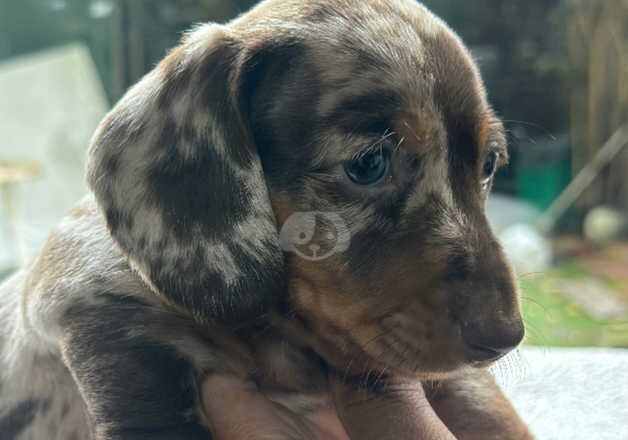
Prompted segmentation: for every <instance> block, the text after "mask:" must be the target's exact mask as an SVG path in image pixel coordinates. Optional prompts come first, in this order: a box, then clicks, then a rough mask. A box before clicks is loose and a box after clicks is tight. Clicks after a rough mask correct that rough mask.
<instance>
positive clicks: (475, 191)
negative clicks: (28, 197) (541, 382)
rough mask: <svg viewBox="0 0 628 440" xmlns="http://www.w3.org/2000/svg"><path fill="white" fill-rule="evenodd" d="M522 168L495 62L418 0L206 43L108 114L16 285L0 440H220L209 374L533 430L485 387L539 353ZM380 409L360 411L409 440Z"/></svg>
mask: <svg viewBox="0 0 628 440" xmlns="http://www.w3.org/2000/svg"><path fill="white" fill-rule="evenodd" d="M506 160H507V153H506V147H505V142H504V135H503V130H502V126H501V124H500V122H499V120H498V119H497V118H496V117H495V115H494V113H493V112H492V111H491V107H490V106H489V104H488V103H487V100H486V94H485V91H484V88H483V85H482V81H481V79H480V76H479V73H478V69H477V67H476V65H475V64H474V63H473V61H472V60H471V57H470V56H469V54H468V52H467V50H466V49H465V47H464V46H463V44H462V42H461V40H460V39H459V38H458V37H457V36H456V35H455V34H454V33H453V32H452V31H451V30H450V29H449V28H448V27H447V26H446V25H445V24H444V23H443V22H442V21H441V20H439V19H438V18H436V17H434V16H433V15H432V14H431V13H430V12H429V11H428V10H426V9H425V8H424V7H423V6H421V5H419V4H417V3H416V2H414V1H411V0H368V1H350V0H309V1H302V0H268V1H265V2H262V3H261V4H260V5H259V6H257V7H256V8H254V9H253V10H251V11H250V12H248V13H246V14H244V15H242V16H240V17H239V18H237V19H235V20H234V21H232V22H230V23H228V24H226V25H218V24H206V25H202V26H199V27H198V28H196V29H195V30H193V31H191V32H190V33H189V34H188V35H187V36H186V37H185V38H184V39H183V42H182V44H181V45H180V46H179V47H177V48H175V49H174V50H172V51H171V52H170V53H169V55H168V56H167V57H166V58H165V59H164V60H163V61H162V62H161V63H160V64H159V65H158V66H157V67H156V68H155V69H154V70H153V71H152V72H150V73H148V74H147V75H146V76H145V77H144V78H143V79H142V80H141V81H140V82H139V83H138V84H137V85H135V86H134V87H133V88H131V89H130V90H129V91H128V93H127V94H126V95H125V96H124V97H123V98H122V99H121V101H120V102H119V103H118V104H117V105H116V106H115V108H114V109H113V110H112V111H111V112H110V113H109V114H108V115H107V116H106V117H105V118H104V120H103V121H102V123H101V124H100V126H99V128H98V130H97V131H96V133H95V135H94V137H93V141H92V144H91V148H90V149H89V154H88V165H87V180H88V183H89V187H90V190H91V194H90V195H88V196H87V197H86V198H85V199H83V200H82V201H81V202H79V203H78V204H77V206H76V207H75V208H74V209H73V210H72V211H71V212H69V214H68V215H67V217H66V218H65V219H64V220H63V221H62V222H61V224H60V225H59V226H58V228H57V229H56V230H54V232H52V234H51V235H50V237H49V239H48V241H47V242H46V244H45V245H44V247H43V249H42V250H41V252H40V254H39V255H38V257H37V258H36V259H35V261H34V262H33V263H32V264H31V265H29V266H28V267H26V268H24V270H22V271H20V272H19V273H17V274H15V275H14V276H13V277H12V278H10V279H9V280H8V281H7V282H5V283H4V284H3V285H2V286H1V288H0V297H1V304H0V320H1V322H2V334H1V335H0V363H1V364H0V393H1V398H0V437H2V438H3V439H12V438H18V439H64V440H65V439H83V438H88V437H91V438H95V439H136V438H150V439H178V438H182V439H183V438H185V439H195V438H198V439H207V438H210V437H211V426H208V423H207V421H206V420H205V419H204V417H203V415H202V412H201V411H200V405H201V403H200V399H199V380H200V379H201V378H202V377H204V376H205V375H206V374H208V373H212V372H214V373H225V374H232V375H236V376H238V377H243V378H248V379H251V380H254V381H255V382H256V383H257V384H258V386H259V387H260V388H261V389H263V390H264V391H265V392H266V393H267V394H268V395H269V396H270V397H271V398H276V399H278V400H280V399H284V400H283V401H284V402H285V404H286V405H292V406H299V405H301V406H303V407H304V408H305V407H313V406H316V405H317V404H321V402H322V401H325V398H326V396H327V397H328V396H329V392H328V380H332V381H337V382H340V383H342V384H344V385H343V386H345V387H346V388H347V389H349V390H351V389H353V387H365V388H366V389H367V390H368V393H372V394H373V395H372V396H371V397H373V396H374V398H375V399H377V398H380V397H381V396H384V397H382V399H384V400H385V399H386V384H387V383H391V382H392V381H394V379H395V378H397V377H404V378H411V379H412V380H415V381H416V383H417V387H419V386H422V387H423V388H424V390H425V391H426V393H427V395H428V397H429V399H430V403H431V405H432V407H433V408H434V410H435V411H436V412H437V413H438V415H439V417H441V419H442V420H443V421H444V422H445V423H446V425H447V426H448V428H449V429H450V430H451V431H452V432H453V433H454V434H455V435H456V436H457V437H459V438H478V439H489V438H499V439H506V438H516V439H520V438H528V437H529V434H528V431H527V430H526V428H525V426H524V425H523V423H522V422H521V421H520V419H519V418H518V417H517V415H516V414H515V412H514V411H513V409H512V407H511V406H510V405H509V404H508V402H507V401H506V400H505V398H504V397H503V395H502V394H501V392H500V391H499V389H498V388H497V387H496V385H495V383H494V382H493V380H492V379H491V376H490V375H489V374H488V373H487V372H486V370H485V368H486V367H487V366H488V365H489V364H490V362H492V361H493V360H495V359H497V358H498V357H500V356H502V355H503V354H505V353H506V352H508V351H509V350H511V349H512V348H514V347H516V346H517V345H518V344H519V342H520V341H521V339H522V337H523V325H522V321H521V317H520V312H519V301H518V294H517V287H516V285H515V282H514V280H513V275H512V273H511V270H510V268H509V266H508V264H507V262H506V261H505V259H504V255H503V253H502V250H501V249H500V247H499V245H498V243H497V241H496V240H495V237H494V236H493V233H492V232H491V229H490V227H489V225H488V223H487V220H486V218H485V214H484V202H485V200H486V197H487V195H488V192H489V190H490V188H491V182H492V179H493V175H494V173H495V171H496V169H497V168H498V167H499V166H501V165H502V164H504V163H505V162H506ZM285 225H287V226H286V227H285V228H284V226H285ZM280 231H281V234H280ZM419 384H422V385H419ZM342 395H343V393H339V395H337V396H336V397H335V398H338V399H342ZM273 396H274V397H273ZM389 397H390V396H389ZM216 398H217V399H220V398H221V396H216ZM369 398H370V397H369ZM389 401H394V396H393V397H392V398H391V399H389ZM397 403H398V401H397ZM384 406H385V405H382V406H381V408H382V411H381V413H375V414H374V417H372V418H369V420H362V421H359V422H358V423H353V422H351V420H352V417H351V414H350V413H344V412H343V413H342V414H340V416H341V418H342V419H343V420H345V421H348V422H347V430H348V431H349V434H350V435H351V436H352V437H353V438H359V439H367V438H378V439H380V438H391V439H399V438H415V437H414V434H412V433H413V432H417V431H413V429H414V430H416V428H417V427H416V426H412V425H413V423H415V421H414V420H412V417H411V415H410V416H405V417H399V416H398V415H399V414H407V413H404V412H403V411H401V412H396V414H395V417H394V418H393V417H388V415H387V412H386V411H385V408H384ZM378 414H379V415H380V416H378ZM419 429H420V427H419Z"/></svg>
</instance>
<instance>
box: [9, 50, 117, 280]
mask: <svg viewBox="0 0 628 440" xmlns="http://www.w3.org/2000/svg"><path fill="white" fill-rule="evenodd" d="M107 107H108V104H107V101H106V97H105V94H104V91H103V89H102V86H101V83H100V80H99V77H98V73H97V71H96V68H95V66H94V64H93V62H92V59H91V56H90V54H89V51H88V49H87V48H86V47H85V46H84V45H82V44H78V43H77V44H72V45H68V46H63V47H59V48H55V49H52V50H46V51H43V52H38V53H36V54H33V55H27V56H22V57H18V58H14V59H10V60H8V61H6V62H3V63H0V160H13V161H35V162H38V163H39V164H40V166H41V167H42V175H41V176H40V177H39V178H37V179H36V180H34V181H32V182H27V183H20V184H17V185H16V186H15V189H14V191H13V193H14V199H15V201H16V202H17V203H16V205H17V206H16V209H17V217H18V223H17V224H18V225H19V226H18V246H17V249H16V247H15V246H11V243H10V242H9V240H10V239H11V237H7V236H6V233H5V234H4V236H3V235H0V271H1V270H2V268H3V266H7V265H15V264H19V263H23V262H24V261H15V257H16V256H15V255H14V254H15V252H18V254H19V255H18V256H17V257H18V260H25V259H29V258H30V257H31V256H32V254H33V253H34V252H35V251H37V249H39V247H40V246H41V244H42V242H43V240H44V238H45V237H46V235H47V234H48V232H49V230H50V229H51V228H52V227H53V226H54V225H55V224H56V223H57V222H58V221H59V219H60V218H61V216H62V215H63V214H64V212H65V211H67V209H68V208H69V207H71V206H72V204H73V203H75V202H76V201H77V200H78V199H79V198H80V197H81V196H82V195H83V194H84V193H85V191H86V189H85V185H84V183H83V181H84V179H83V173H84V171H83V163H84V159H85V152H86V150H87V147H88V144H89V139H90V137H91V135H92V133H93V132H94V129H95V128H96V126H97V124H98V122H99V121H100V119H101V118H102V116H103V115H104V113H105V111H106V109H107ZM5 209H6V208H4V207H2V206H0V221H4V222H6V211H3V210H5ZM0 230H3V229H2V228H0ZM9 252H12V254H13V255H9Z"/></svg>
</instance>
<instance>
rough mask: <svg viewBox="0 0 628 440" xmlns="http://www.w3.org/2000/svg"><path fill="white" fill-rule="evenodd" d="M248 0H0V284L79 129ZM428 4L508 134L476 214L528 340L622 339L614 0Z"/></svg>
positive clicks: (67, 202)
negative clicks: (183, 38)
mask: <svg viewBox="0 0 628 440" xmlns="http://www.w3.org/2000/svg"><path fill="white" fill-rule="evenodd" d="M253 3H254V2H253V1H249V0H240V1H235V0H232V1H226V0H225V1H221V0H20V1H10V0H1V1H0V277H1V276H2V274H5V275H6V274H7V273H9V272H10V271H11V270H13V269H15V268H16V267H18V266H20V265H22V264H25V263H26V262H27V261H29V259H30V258H31V257H32V255H33V254H34V252H35V251H36V250H37V249H38V247H39V246H40V245H41V243H42V240H43V239H44V237H45V235H46V233H47V232H48V231H49V230H50V228H51V227H52V226H53V225H54V224H55V223H56V222H57V221H58V219H59V218H60V217H61V216H62V214H63V212H64V211H66V210H67V209H68V208H69V207H70V206H71V205H72V203H73V202H75V201H76V200H77V199H78V198H79V197H80V196H81V194H83V193H84V192H85V187H84V184H83V177H82V176H83V160H84V156H85V150H86V148H87V146H88V143H89V138H90V136H91V133H92V132H93V130H94V128H95V127H96V124H97V123H98V121H99V120H100V118H101V117H102V116H103V114H104V113H105V112H106V110H107V109H108V108H109V107H110V106H111V105H112V104H113V103H114V102H115V101H116V100H117V99H118V98H119V97H120V96H121V95H122V94H123V92H124V91H125V89H126V88H127V87H128V86H129V85H131V84H133V83H134V82H135V81H137V80H138V79H139V78H140V77H141V76H142V75H143V74H144V73H145V72H147V71H148V70H150V69H151V67H152V66H154V65H155V63H156V62H157V61H158V60H159V59H160V58H162V57H163V56H164V54H165V53H166V51H167V49H168V48H170V47H172V46H173V45H175V44H176V43H177V40H178V38H179V37H180V35H181V32H182V31H184V30H186V29H188V28H189V27H190V26H191V25H193V24H194V23H198V22H204V21H210V20H211V21H225V20H228V19H229V18H231V17H233V16H235V15H237V14H238V13H239V12H242V11H245V10H246V9H247V8H248V7H249V6H250V5H251V4H253ZM425 3H426V4H427V5H428V6H429V7H431V8H432V9H433V10H434V11H435V12H436V13H437V14H438V15H440V16H442V17H444V18H445V19H446V21H447V22H448V23H449V24H450V25H451V26H452V27H453V28H454V29H456V30H457V31H458V32H459V33H460V34H461V36H462V37H463V39H464V40H465V41H466V43H467V44H468V45H469V46H470V47H471V49H472V51H473V54H474V56H475V57H476V59H477V60H478V62H479V64H480V66H481V68H482V71H483V74H484V78H485V81H486V85H487V89H488V91H489V95H490V98H491V101H492V102H493V104H494V107H495V109H496V110H497V113H498V114H499V115H500V116H501V117H502V118H503V119H504V122H505V125H506V127H507V130H508V136H509V140H510V149H511V154H512V161H511V166H510V167H509V168H508V169H507V170H506V171H505V172H503V173H501V175H500V176H499V178H498V181H497V184H496V190H495V194H494V195H493V196H492V198H491V200H490V202H489V205H488V209H489V215H490V217H491V219H492V221H493V224H494V226H495V229H496V231H497V233H498V234H499V236H500V239H501V240H502V241H503V242H504V244H505V247H506V250H507V252H508V253H509V255H510V257H511V259H512V260H513V261H514V263H515V265H516V268H517V272H518V276H519V278H520V280H521V285H522V289H523V307H524V313H525V319H526V325H527V343H528V344H534V345H544V346H617V347H628V242H627V241H626V233H627V229H628V221H627V212H628V171H627V170H628V147H627V146H626V143H627V142H628V131H627V129H626V128H624V129H623V131H622V124H626V122H627V120H628V110H627V108H628V25H627V22H628V6H627V3H626V1H624V0H603V1H602V0H599V1H594V0H527V1H520V0H475V1H472V2H469V1H464V0H430V1H426V2H425ZM570 182H571V185H570Z"/></svg>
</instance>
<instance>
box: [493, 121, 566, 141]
mask: <svg viewBox="0 0 628 440" xmlns="http://www.w3.org/2000/svg"><path fill="white" fill-rule="evenodd" d="M502 122H503V123H504V124H520V125H526V126H528V127H534V128H536V129H538V130H540V131H542V132H543V133H544V134H545V135H547V136H548V137H549V138H550V139H551V140H553V141H555V140H556V136H554V135H553V134H552V132H551V131H550V130H548V129H547V128H545V127H544V126H542V125H540V124H537V123H534V122H528V121H519V120H516V119H502Z"/></svg>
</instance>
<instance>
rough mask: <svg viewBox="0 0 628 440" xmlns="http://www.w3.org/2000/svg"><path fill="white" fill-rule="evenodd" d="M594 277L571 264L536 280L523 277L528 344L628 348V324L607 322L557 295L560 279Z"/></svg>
mask: <svg viewBox="0 0 628 440" xmlns="http://www.w3.org/2000/svg"><path fill="white" fill-rule="evenodd" d="M588 277H590V275H589V274H588V273H587V272H586V271H585V270H584V269H582V268H581V267H579V266H578V265H577V264H573V263H567V264H563V265H561V266H558V267H556V268H554V269H551V270H550V271H548V272H547V273H545V274H543V275H539V276H535V277H523V278H522V279H521V280H520V283H521V289H522V308H523V317H524V321H525V323H526V343H527V344H529V345H543V346H556V347H582V346H605V347H628V320H627V319H624V320H615V321H604V320H599V319H595V318H592V317H591V316H589V315H588V314H587V313H586V311H584V310H583V309H582V308H580V307H578V306H577V305H575V304H573V303H571V302H570V301H569V300H568V299H566V298H565V297H564V296H562V295H561V294H560V293H558V292H557V289H556V287H555V286H556V281H557V280H559V279H565V278H568V279H571V280H576V279H578V278H588Z"/></svg>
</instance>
